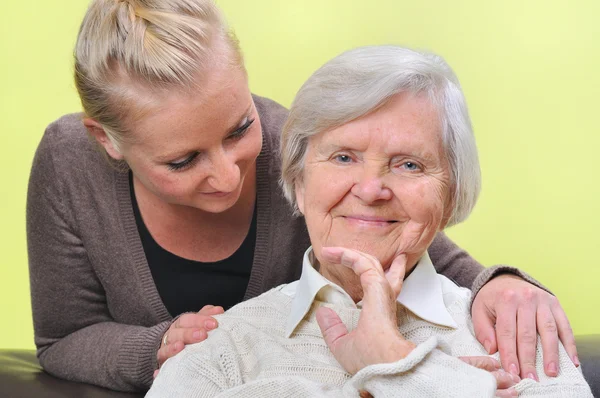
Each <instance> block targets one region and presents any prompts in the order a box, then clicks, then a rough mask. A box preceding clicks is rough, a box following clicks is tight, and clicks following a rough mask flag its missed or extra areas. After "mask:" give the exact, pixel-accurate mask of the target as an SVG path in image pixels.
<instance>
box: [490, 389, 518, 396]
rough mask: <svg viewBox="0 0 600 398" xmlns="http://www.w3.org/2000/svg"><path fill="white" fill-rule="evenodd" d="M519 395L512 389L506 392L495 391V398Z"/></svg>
mask: <svg viewBox="0 0 600 398" xmlns="http://www.w3.org/2000/svg"><path fill="white" fill-rule="evenodd" d="M518 396H519V393H518V392H517V390H515V389H514V388H509V389H508V390H500V389H498V390H496V397H498V398H509V397H518Z"/></svg>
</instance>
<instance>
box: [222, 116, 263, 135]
mask: <svg viewBox="0 0 600 398" xmlns="http://www.w3.org/2000/svg"><path fill="white" fill-rule="evenodd" d="M255 120H256V119H249V120H248V121H246V123H244V125H243V126H242V127H240V128H239V129H237V130H235V131H234V132H233V133H231V134H229V136H228V137H227V138H228V139H230V140H239V139H240V138H242V137H243V136H245V135H246V133H247V132H248V129H249V128H250V126H252V123H254V121H255Z"/></svg>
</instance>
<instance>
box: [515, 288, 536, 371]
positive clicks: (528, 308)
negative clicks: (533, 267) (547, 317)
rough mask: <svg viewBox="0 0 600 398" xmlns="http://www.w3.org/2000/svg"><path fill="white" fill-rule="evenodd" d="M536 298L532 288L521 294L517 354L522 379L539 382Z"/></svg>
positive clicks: (518, 313)
mask: <svg viewBox="0 0 600 398" xmlns="http://www.w3.org/2000/svg"><path fill="white" fill-rule="evenodd" d="M537 310H538V306H537V296H536V295H535V291H534V290H533V286H532V288H526V289H524V290H523V293H522V304H521V306H520V307H519V309H518V310H517V352H518V354H519V366H520V373H521V377H522V378H528V379H533V380H535V381H539V379H538V375H537V371H536V369H535V359H536V355H535V354H536V347H537V328H536V314H537Z"/></svg>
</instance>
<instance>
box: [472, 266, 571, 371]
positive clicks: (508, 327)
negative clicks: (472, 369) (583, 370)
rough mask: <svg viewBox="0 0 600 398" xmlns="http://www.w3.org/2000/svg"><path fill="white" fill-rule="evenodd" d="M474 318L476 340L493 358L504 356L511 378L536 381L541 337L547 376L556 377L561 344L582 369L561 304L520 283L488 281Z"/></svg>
mask: <svg viewBox="0 0 600 398" xmlns="http://www.w3.org/2000/svg"><path fill="white" fill-rule="evenodd" d="M472 315H473V326H474V328H475V335H476V337H477V339H478V340H479V341H480V342H481V344H483V346H484V347H485V348H486V350H487V351H488V352H489V353H490V354H492V353H494V352H496V351H500V360H501V362H502V367H503V368H504V369H505V370H507V371H509V372H511V373H513V374H516V375H519V374H520V375H521V377H523V378H532V379H535V380H538V375H537V372H536V370H535V359H536V345H537V335H538V333H539V334H540V336H541V339H542V349H543V352H544V369H545V373H546V375H548V376H551V377H552V376H557V375H558V364H559V361H558V340H559V339H560V341H562V343H563V345H564V346H565V349H566V351H567V353H568V354H569V357H570V358H571V359H572V361H573V363H574V364H575V366H579V360H578V358H577V348H576V346H575V337H574V336H573V331H572V330H571V326H570V325H569V320H568V319H567V316H566V315H565V312H564V311H563V309H562V307H561V306H560V304H559V302H558V300H557V299H556V297H554V296H552V295H551V294H549V293H547V292H546V291H544V290H542V289H540V288H538V287H536V286H534V285H532V284H530V283H528V282H526V281H524V280H522V279H521V278H518V277H516V276H512V275H500V276H498V277H496V278H494V279H492V280H491V281H490V282H488V283H487V284H486V285H485V286H483V288H481V290H480V291H479V293H478V294H477V296H476V297H475V300H474V302H473V309H472Z"/></svg>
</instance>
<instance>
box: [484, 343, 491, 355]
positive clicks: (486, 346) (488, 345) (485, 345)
mask: <svg viewBox="0 0 600 398" xmlns="http://www.w3.org/2000/svg"><path fill="white" fill-rule="evenodd" d="M483 347H484V348H485V350H486V351H487V353H488V354H491V353H492V342H491V341H489V340H485V341H484V342H483Z"/></svg>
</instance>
